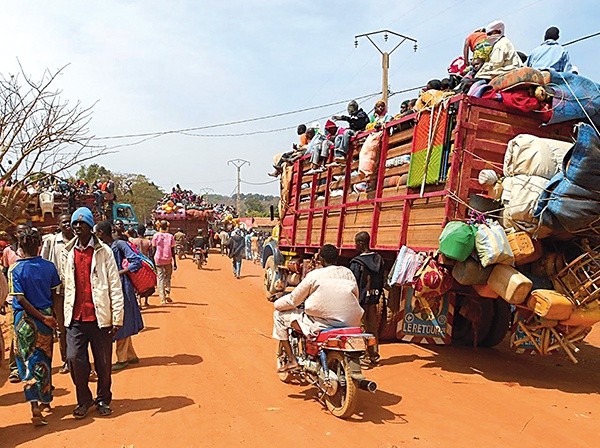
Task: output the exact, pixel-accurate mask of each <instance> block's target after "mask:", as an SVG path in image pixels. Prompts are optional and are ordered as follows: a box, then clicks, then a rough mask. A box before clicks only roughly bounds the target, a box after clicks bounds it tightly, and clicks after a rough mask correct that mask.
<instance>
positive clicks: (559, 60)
mask: <svg viewBox="0 0 600 448" xmlns="http://www.w3.org/2000/svg"><path fill="white" fill-rule="evenodd" d="M559 33H560V31H559V29H558V28H556V27H555V26H551V27H550V28H548V29H547V30H546V34H545V35H544V42H542V45H540V46H539V47H537V48H534V49H533V50H532V51H531V54H530V55H529V57H528V58H527V67H533V68H537V69H538V70H547V69H549V68H553V69H554V70H556V71H557V72H570V71H573V68H572V66H571V62H570V61H569V53H568V52H567V50H565V48H564V47H563V46H562V45H561V44H559V43H558V38H559Z"/></svg>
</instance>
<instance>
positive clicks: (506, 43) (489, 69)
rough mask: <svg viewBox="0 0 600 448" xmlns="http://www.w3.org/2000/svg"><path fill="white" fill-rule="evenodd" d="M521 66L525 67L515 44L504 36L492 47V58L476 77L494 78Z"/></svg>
mask: <svg viewBox="0 0 600 448" xmlns="http://www.w3.org/2000/svg"><path fill="white" fill-rule="evenodd" d="M521 67H523V62H522V61H521V58H520V57H519V55H518V54H517V50H516V49H515V47H514V45H513V44H512V42H511V41H510V40H508V38H507V37H506V36H502V37H501V38H500V39H499V40H498V41H497V42H496V43H495V44H494V46H493V47H492V52H491V53H490V60H489V61H487V62H486V63H485V64H483V66H482V67H481V68H480V69H479V71H478V72H477V74H476V75H475V77H476V78H478V79H492V78H495V77H496V76H498V75H503V74H504V73H508V72H509V71H511V70H514V69H515V68H521Z"/></svg>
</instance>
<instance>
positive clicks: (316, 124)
mask: <svg viewBox="0 0 600 448" xmlns="http://www.w3.org/2000/svg"><path fill="white" fill-rule="evenodd" d="M310 127H311V128H313V129H321V124H320V123H319V122H318V121H315V122H314V123H313V124H311V125H310Z"/></svg>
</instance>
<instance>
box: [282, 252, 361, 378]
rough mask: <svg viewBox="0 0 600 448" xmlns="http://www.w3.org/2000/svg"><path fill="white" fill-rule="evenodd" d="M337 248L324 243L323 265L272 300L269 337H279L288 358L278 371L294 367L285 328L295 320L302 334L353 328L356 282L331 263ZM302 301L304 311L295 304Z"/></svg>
mask: <svg viewBox="0 0 600 448" xmlns="http://www.w3.org/2000/svg"><path fill="white" fill-rule="evenodd" d="M337 258H338V251H337V249H336V248H335V246H333V245H331V244H325V245H324V246H323V247H322V248H321V250H320V251H319V256H318V260H319V262H320V263H321V265H322V266H323V268H321V269H315V270H314V271H311V272H309V273H308V274H306V277H304V280H302V281H301V282H300V284H299V285H298V286H296V288H295V289H294V290H293V291H292V292H291V293H290V294H287V295H285V296H283V297H281V298H279V299H277V300H276V301H275V303H274V306H275V312H274V314H273V339H276V340H279V341H280V342H281V345H282V347H283V349H284V350H285V353H286V355H287V358H288V359H289V360H290V361H289V362H288V363H287V364H285V365H284V366H281V367H280V368H279V369H278V371H279V372H285V371H288V370H293V369H295V368H297V367H298V363H297V362H296V359H295V357H294V355H293V352H292V347H291V346H290V342H289V341H288V336H287V329H288V328H290V327H291V326H292V323H293V322H296V323H297V324H298V326H299V327H300V328H301V329H302V333H303V334H304V335H305V336H315V335H316V334H317V333H318V332H319V331H321V330H324V329H326V328H330V327H357V326H359V325H360V321H361V317H362V315H363V309H362V308H361V306H360V304H359V303H358V285H357V283H356V278H355V277H354V274H353V273H352V271H351V270H350V269H348V268H346V267H344V266H335V263H336V262H337ZM302 303H304V310H299V309H298V308H297V307H298V306H299V305H300V304H302Z"/></svg>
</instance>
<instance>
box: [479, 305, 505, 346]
mask: <svg viewBox="0 0 600 448" xmlns="http://www.w3.org/2000/svg"><path fill="white" fill-rule="evenodd" d="M511 317H512V311H511V309H510V305H509V304H508V303H507V302H505V301H504V300H502V299H496V300H494V316H493V318H492V325H491V327H490V331H489V332H488V334H487V336H486V337H485V339H484V340H483V341H481V345H482V346H483V347H495V346H496V345H498V344H500V342H502V341H503V340H504V337H505V336H506V333H508V329H509V328H510V325H511Z"/></svg>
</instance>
